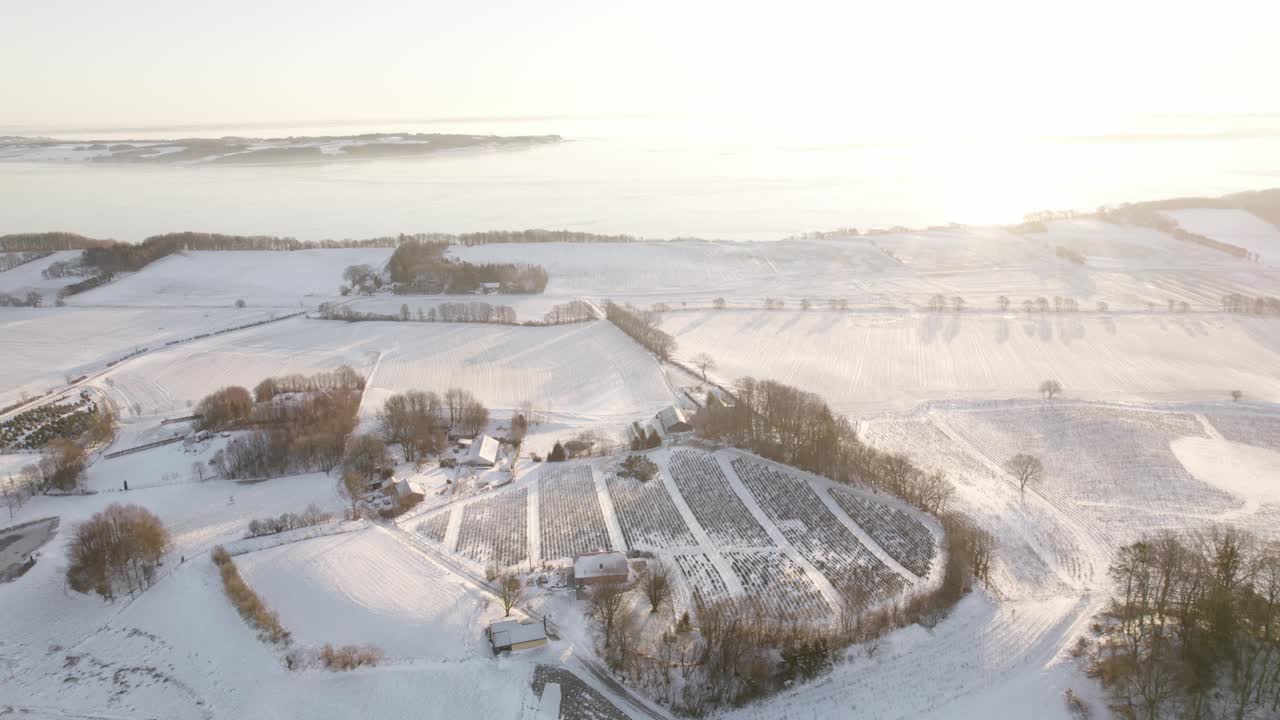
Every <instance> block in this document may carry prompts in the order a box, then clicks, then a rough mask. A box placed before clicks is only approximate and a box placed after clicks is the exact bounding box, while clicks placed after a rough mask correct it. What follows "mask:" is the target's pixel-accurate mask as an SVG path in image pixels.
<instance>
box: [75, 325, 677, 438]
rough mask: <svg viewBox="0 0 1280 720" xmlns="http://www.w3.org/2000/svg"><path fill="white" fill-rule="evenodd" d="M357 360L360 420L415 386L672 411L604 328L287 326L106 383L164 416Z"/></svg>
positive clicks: (662, 386)
mask: <svg viewBox="0 0 1280 720" xmlns="http://www.w3.org/2000/svg"><path fill="white" fill-rule="evenodd" d="M344 363H345V364H348V365H351V366H352V367H354V368H355V369H356V370H358V371H360V372H362V373H364V374H365V376H366V377H367V378H368V379H369V389H368V391H367V393H366V399H365V404H364V408H363V412H364V414H366V415H369V416H371V415H372V414H373V413H375V412H376V411H377V410H378V409H380V408H381V407H382V403H383V402H384V401H385V399H386V397H387V396H389V395H391V394H393V393H397V392H404V391H406V390H412V389H419V390H434V391H437V392H443V391H444V390H446V389H448V388H450V387H455V386H456V387H463V388H466V389H468V390H470V391H472V392H473V393H475V394H476V396H477V397H479V398H480V399H481V401H483V402H484V403H486V404H487V405H488V406H489V407H491V408H500V409H512V408H516V407H518V406H519V405H520V403H522V402H524V401H526V400H530V401H533V402H534V403H535V404H536V405H537V406H538V408H539V409H540V410H543V411H546V412H555V413H569V414H573V415H577V416H582V417H584V418H586V419H596V418H600V417H611V418H622V417H631V416H632V415H636V416H645V415H651V414H652V413H654V412H657V410H659V409H660V408H662V407H663V406H664V405H668V404H670V403H671V398H672V390H671V389H670V388H669V387H668V386H667V384H666V382H665V380H664V379H663V376H662V373H661V371H660V370H659V368H658V365H657V363H656V362H655V361H654V360H653V358H652V357H651V356H649V355H648V354H647V353H645V352H644V351H643V350H641V349H640V348H639V347H637V346H636V345H635V343H633V342H631V341H630V340H629V339H628V338H627V337H626V336H624V335H623V334H622V333H621V332H619V331H618V330H617V329H616V328H614V327H613V326H611V325H608V324H606V323H603V322H594V323H584V324H578V325H565V326H559V327H510V326H501V325H472V324H457V323H416V322H414V323H399V322H363V323H343V322H336V321H326V320H305V319H298V320H286V321H283V322H280V323H276V324H273V325H267V326H264V327H261V328H254V329H251V330H245V331H243V332H238V333H233V334H230V335H225V336H221V337H215V338H209V339H207V340H202V341H198V342H194V343H190V344H184V345H179V346H176V347H174V348H171V349H168V350H164V351H162V352H158V353H154V354H148V355H147V356H144V357H141V358H138V359H137V360H134V361H131V362H129V363H127V364H125V365H124V366H122V367H121V368H120V369H119V370H117V371H114V372H112V373H110V374H109V375H108V376H107V378H109V379H110V381H111V382H110V383H109V384H108V383H107V381H106V379H103V380H102V381H100V383H99V385H100V387H101V388H102V389H103V390H104V391H106V392H107V393H108V394H109V395H110V396H111V397H112V398H113V399H115V400H116V402H117V403H118V404H119V405H120V406H121V407H130V406H132V405H133V404H134V403H135V402H136V403H140V404H141V405H142V408H143V412H144V413H146V414H151V413H166V412H172V411H174V410H179V409H183V408H185V407H186V406H187V405H186V404H187V402H188V401H190V402H192V403H194V402H198V401H199V400H200V399H201V398H202V397H204V396H205V395H207V394H209V393H210V392H212V391H213V390H216V389H218V388H219V387H223V386H226V385H244V386H247V387H252V386H253V385H255V384H257V383H258V381H260V380H262V379H264V378H266V377H270V376H274V375H283V374H288V373H302V374H310V373H314V372H317V371H320V370H331V369H333V368H334V367H336V366H338V365H340V364H344Z"/></svg>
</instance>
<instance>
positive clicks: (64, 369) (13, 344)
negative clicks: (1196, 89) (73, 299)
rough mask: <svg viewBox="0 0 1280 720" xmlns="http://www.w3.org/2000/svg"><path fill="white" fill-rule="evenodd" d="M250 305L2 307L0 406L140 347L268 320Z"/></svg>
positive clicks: (263, 313)
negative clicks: (230, 306)
mask: <svg viewBox="0 0 1280 720" xmlns="http://www.w3.org/2000/svg"><path fill="white" fill-rule="evenodd" d="M270 315H271V314H270V312H268V311H263V310H257V309H253V308H243V309H238V310H237V309H235V308H217V309H215V308H207V309H195V308H185V309H174V308H149V309H129V308H72V307H63V308H0V356H3V357H4V362H3V363H0V405H7V404H9V403H10V402H14V401H16V400H18V398H19V396H20V394H21V393H22V392H27V393H28V394H32V395H34V394H38V393H42V392H44V391H45V390H48V389H49V388H50V387H60V386H62V385H64V384H65V383H66V377H67V376H68V375H70V376H73V377H74V376H78V375H83V374H86V373H90V372H94V371H97V370H101V369H102V368H103V367H105V364H106V363H107V362H110V361H112V360H117V359H119V358H121V357H123V356H124V355H127V354H129V353H132V352H135V351H136V350H138V349H139V348H143V347H146V348H152V349H155V348H158V347H162V346H163V345H164V344H165V343H166V342H169V341H171V340H180V339H184V338H188V337H191V336H194V335H199V334H201V333H206V332H212V331H215V330H221V329H224V328H229V327H235V326H238V325H244V324H246V323H252V322H257V321H260V320H266V319H269V318H270Z"/></svg>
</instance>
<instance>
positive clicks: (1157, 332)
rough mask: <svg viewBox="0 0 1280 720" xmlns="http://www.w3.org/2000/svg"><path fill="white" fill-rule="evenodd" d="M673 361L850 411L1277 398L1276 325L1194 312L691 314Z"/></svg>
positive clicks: (678, 329) (678, 323)
mask: <svg viewBox="0 0 1280 720" xmlns="http://www.w3.org/2000/svg"><path fill="white" fill-rule="evenodd" d="M663 328H664V329H665V330H666V331H667V332H669V333H671V334H672V335H674V336H675V338H676V342H677V343H678V344H679V347H678V350H677V354H678V356H679V357H680V358H682V359H685V360H686V361H687V360H688V359H690V358H692V357H693V356H694V355H696V354H698V353H701V352H706V353H708V354H710V355H711V356H712V358H713V359H715V361H716V364H717V367H716V369H715V370H713V371H712V373H711V374H712V375H714V376H715V377H717V378H720V379H722V380H724V381H726V382H732V381H733V380H734V379H736V378H739V377H742V376H745V375H752V376H755V377H760V378H768V379H773V380H779V381H781V382H785V383H789V384H792V385H797V386H799V387H802V388H804V389H806V390H810V391H813V392H816V393H818V394H819V395H821V396H822V397H823V398H825V399H826V400H827V401H828V402H830V403H831V404H832V405H833V406H835V407H836V408H838V409H840V410H842V411H845V412H851V413H855V414H859V413H865V412H875V411H878V410H882V409H888V408H893V409H899V410H904V409H908V408H910V407H912V406H914V405H915V404H917V403H919V402H922V401H926V400H938V399H961V398H978V399H998V398H1011V397H1028V396H1034V395H1035V393H1036V389H1037V388H1038V387H1039V385H1040V382H1041V381H1042V380H1044V379H1046V378H1054V379H1057V380H1059V381H1060V382H1061V383H1062V385H1063V387H1064V388H1065V392H1066V393H1067V394H1068V395H1070V396H1072V397H1084V398H1091V399H1114V400H1131V399H1147V400H1151V399H1159V400H1179V399H1183V400H1185V399H1196V400H1199V399H1206V398H1214V399H1217V398H1225V397H1226V396H1227V394H1228V393H1229V392H1230V391H1231V390H1233V389H1241V390H1244V391H1245V393H1246V394H1247V395H1248V396H1250V397H1256V398H1259V399H1265V400H1272V401H1276V400H1280V376H1277V374H1276V373H1274V372H1272V371H1271V368H1272V367H1274V366H1276V365H1277V364H1280V318H1256V317H1247V316H1246V317H1239V316H1233V315H1218V314H1214V315H1206V314H1172V315H1170V314H1168V313H1165V312H1158V313H1154V314H1147V313H1140V314H1095V313H1084V312H1081V313H1053V312H1048V313H1032V314H1029V315H1028V314H1027V313H1023V312H1009V313H1007V314H984V315H976V314H966V313H955V312H945V313H905V314H904V313H841V312H830V311H826V310H810V311H808V312H803V311H798V310H792V311H781V312H778V311H772V312H770V311H764V310H751V311H745V310H744V311H737V310H724V311H715V310H707V311H690V312H672V313H668V314H666V315H664V317H663Z"/></svg>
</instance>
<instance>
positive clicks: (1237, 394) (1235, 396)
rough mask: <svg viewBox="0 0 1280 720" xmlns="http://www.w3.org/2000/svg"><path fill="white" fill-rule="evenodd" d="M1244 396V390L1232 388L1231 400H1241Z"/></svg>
mask: <svg viewBox="0 0 1280 720" xmlns="http://www.w3.org/2000/svg"><path fill="white" fill-rule="evenodd" d="M1242 397H1244V393H1243V392H1241V391H1239V390H1232V391H1231V401H1232V402H1240V398H1242Z"/></svg>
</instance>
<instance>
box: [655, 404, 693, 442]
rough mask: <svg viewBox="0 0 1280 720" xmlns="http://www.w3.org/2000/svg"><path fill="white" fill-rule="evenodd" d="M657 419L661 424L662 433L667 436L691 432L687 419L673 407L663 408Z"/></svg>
mask: <svg viewBox="0 0 1280 720" xmlns="http://www.w3.org/2000/svg"><path fill="white" fill-rule="evenodd" d="M657 417H658V422H659V423H662V431H663V432H665V433H667V434H668V435H670V434H671V433H680V432H689V431H690V430H693V426H692V425H690V424H689V420H688V418H686V417H685V416H684V411H683V410H681V409H680V408H678V407H676V406H675V405H671V406H669V407H666V408H663V409H662V411H661V412H659V413H658V415H657Z"/></svg>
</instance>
